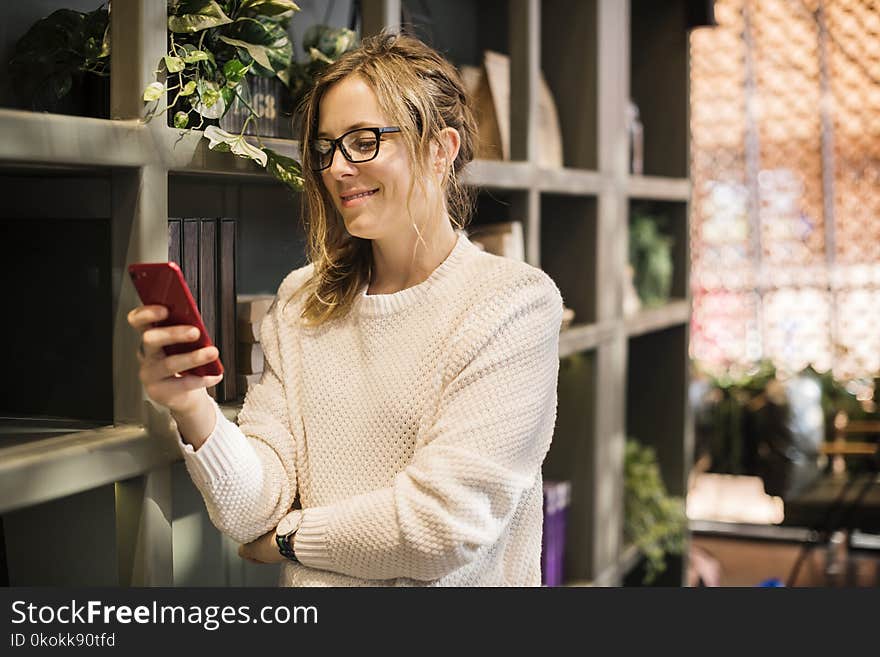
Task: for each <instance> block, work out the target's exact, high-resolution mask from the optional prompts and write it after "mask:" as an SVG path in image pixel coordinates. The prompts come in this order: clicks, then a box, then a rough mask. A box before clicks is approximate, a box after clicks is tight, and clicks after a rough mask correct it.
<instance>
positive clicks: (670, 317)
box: [625, 299, 691, 338]
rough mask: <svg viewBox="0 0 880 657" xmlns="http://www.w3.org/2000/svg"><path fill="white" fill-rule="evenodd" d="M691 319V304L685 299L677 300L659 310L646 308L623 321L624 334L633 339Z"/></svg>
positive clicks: (679, 324)
mask: <svg viewBox="0 0 880 657" xmlns="http://www.w3.org/2000/svg"><path fill="white" fill-rule="evenodd" d="M690 317H691V304H690V301H688V300H687V299H677V300H673V301H671V302H669V303H668V304H666V305H665V306H660V307H659V308H647V309H645V310H642V311H640V312H638V313H636V314H635V315H631V316H629V317H627V318H626V319H625V325H626V334H627V336H629V337H631V338H633V337H636V336H639V335H645V334H646V333H654V332H655V331H662V330H663V329H667V328H672V327H674V326H681V325H682V324H687V323H688V322H689V321H690Z"/></svg>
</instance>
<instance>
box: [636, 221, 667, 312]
mask: <svg viewBox="0 0 880 657" xmlns="http://www.w3.org/2000/svg"><path fill="white" fill-rule="evenodd" d="M662 221H663V220H662V218H660V217H654V216H650V215H633V217H632V219H631V220H630V228H629V261H630V264H631V265H632V267H633V271H634V277H635V280H634V281H633V283H634V284H635V288H636V292H637V293H638V295H639V298H640V299H641V300H642V303H643V304H645V306H648V307H650V306H658V305H663V304H664V303H666V302H667V301H668V300H669V293H670V291H671V289H672V245H673V239H672V238H671V237H670V236H668V235H664V234H663V233H662V232H661V230H660V225H661V223H662Z"/></svg>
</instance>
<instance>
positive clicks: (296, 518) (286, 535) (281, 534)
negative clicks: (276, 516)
mask: <svg viewBox="0 0 880 657" xmlns="http://www.w3.org/2000/svg"><path fill="white" fill-rule="evenodd" d="M301 522H302V511H300V510H299V509H297V510H295V511H291V512H290V513H288V514H287V515H286V516H284V517H283V518H282V519H281V522H279V523H278V527H276V528H275V542H276V543H277V544H278V551H279V552H281V556H283V557H286V558H287V559H290V560H291V561H294V562H296V563H299V559H297V558H296V554H294V552H293V535H294V534H296V530H297V529H299V525H300V523H301Z"/></svg>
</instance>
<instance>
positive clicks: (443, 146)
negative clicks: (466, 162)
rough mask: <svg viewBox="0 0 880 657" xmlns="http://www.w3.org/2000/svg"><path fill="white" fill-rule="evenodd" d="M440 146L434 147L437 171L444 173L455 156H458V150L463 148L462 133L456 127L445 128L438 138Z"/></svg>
mask: <svg viewBox="0 0 880 657" xmlns="http://www.w3.org/2000/svg"><path fill="white" fill-rule="evenodd" d="M438 142H439V144H438V145H439V148H435V149H432V151H433V152H432V155H433V159H434V161H433V162H432V164H433V166H434V171H435V173H439V174H442V173H444V172H445V171H447V170H448V169H449V168H450V167H451V166H452V163H453V162H455V158H456V157H458V151H459V149H460V148H461V135H460V134H459V132H458V130H456V129H455V128H443V130H441V131H440V138H439V140H438Z"/></svg>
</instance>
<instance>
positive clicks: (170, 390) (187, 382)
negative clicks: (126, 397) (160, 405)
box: [144, 374, 223, 399]
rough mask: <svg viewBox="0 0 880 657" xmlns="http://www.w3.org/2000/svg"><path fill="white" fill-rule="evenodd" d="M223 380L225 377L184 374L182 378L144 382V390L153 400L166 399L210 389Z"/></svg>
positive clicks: (220, 375)
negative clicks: (193, 391)
mask: <svg viewBox="0 0 880 657" xmlns="http://www.w3.org/2000/svg"><path fill="white" fill-rule="evenodd" d="M222 380H223V375H222V374H218V375H217V376H193V375H192V374H184V375H183V376H180V377H173V376H172V377H167V378H164V379H157V380H155V381H148V382H144V390H145V391H146V392H147V395H148V396H149V397H150V398H151V399H153V398H158V399H166V398H168V397H171V396H176V395H179V394H181V393H185V392H191V391H192V390H197V389H199V388H210V387H211V386H215V385H217V384H218V383H220V382H221V381H222Z"/></svg>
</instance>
